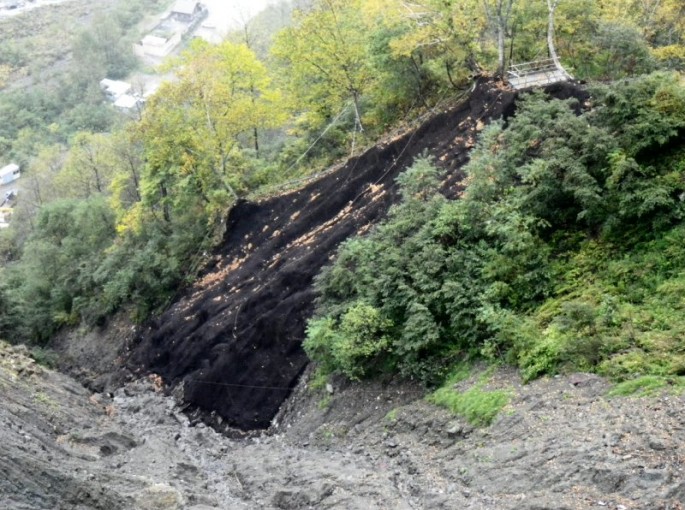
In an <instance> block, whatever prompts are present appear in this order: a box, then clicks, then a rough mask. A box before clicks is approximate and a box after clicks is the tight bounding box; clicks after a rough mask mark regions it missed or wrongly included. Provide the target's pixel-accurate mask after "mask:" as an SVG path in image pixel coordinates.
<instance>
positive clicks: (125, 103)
mask: <svg viewBox="0 0 685 510" xmlns="http://www.w3.org/2000/svg"><path fill="white" fill-rule="evenodd" d="M137 104H138V99H136V98H135V97H133V96H131V95H129V94H124V95H123V96H121V97H120V98H119V99H117V100H116V101H115V102H114V106H116V107H117V108H122V109H124V110H130V109H131V108H135V106H136V105H137Z"/></svg>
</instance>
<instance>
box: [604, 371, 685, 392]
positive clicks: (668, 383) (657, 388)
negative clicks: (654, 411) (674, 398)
mask: <svg viewBox="0 0 685 510" xmlns="http://www.w3.org/2000/svg"><path fill="white" fill-rule="evenodd" d="M684 388H685V381H684V380H683V378H682V377H670V378H666V377H659V376H653V375H645V376H642V377H638V378H636V379H631V380H629V381H623V382H622V383H619V384H617V385H616V386H614V387H613V388H612V389H611V390H610V391H609V396H610V397H629V396H635V397H647V396H651V395H655V394H659V393H662V392H663V391H664V390H667V391H668V392H669V393H681V392H682V391H683V389H684Z"/></svg>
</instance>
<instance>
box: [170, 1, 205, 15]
mask: <svg viewBox="0 0 685 510" xmlns="http://www.w3.org/2000/svg"><path fill="white" fill-rule="evenodd" d="M198 3H199V2H198V1H197V0H178V1H177V2H176V3H175V4H174V6H173V7H172V8H171V12H173V13H178V14H193V13H194V12H195V8H196V7H197V4H198Z"/></svg>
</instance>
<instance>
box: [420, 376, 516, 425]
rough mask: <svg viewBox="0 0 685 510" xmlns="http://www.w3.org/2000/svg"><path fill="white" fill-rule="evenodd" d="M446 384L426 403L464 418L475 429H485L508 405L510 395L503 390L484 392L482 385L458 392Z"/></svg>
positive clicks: (431, 395) (432, 394)
mask: <svg viewBox="0 0 685 510" xmlns="http://www.w3.org/2000/svg"><path fill="white" fill-rule="evenodd" d="M452 386H453V384H447V385H445V386H443V387H441V388H439V389H437V390H436V391H434V392H433V393H431V394H430V395H429V396H428V401H429V402H431V403H433V404H435V405H437V406H440V407H444V408H445V409H448V410H449V411H451V412H452V413H454V414H456V415H458V416H462V417H463V418H466V420H468V422H469V423H470V424H471V425H473V426H475V427H487V426H488V425H490V424H491V423H492V421H493V420H494V419H495V418H496V417H497V415H498V414H499V412H500V411H501V410H502V408H503V407H504V406H506V405H507V404H508V403H509V400H510V398H511V397H510V394H509V392H507V391H504V390H495V391H486V390H484V389H483V388H482V384H477V385H475V386H472V387H471V388H469V389H468V390H466V391H463V392H459V391H456V390H455V389H454V388H453V387H452Z"/></svg>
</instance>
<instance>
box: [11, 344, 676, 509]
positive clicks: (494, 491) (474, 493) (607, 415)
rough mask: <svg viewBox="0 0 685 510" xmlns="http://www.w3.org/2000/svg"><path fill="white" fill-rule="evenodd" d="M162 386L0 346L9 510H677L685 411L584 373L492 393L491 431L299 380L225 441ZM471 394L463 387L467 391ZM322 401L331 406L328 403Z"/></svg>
mask: <svg viewBox="0 0 685 510" xmlns="http://www.w3.org/2000/svg"><path fill="white" fill-rule="evenodd" d="M158 384H159V380H158V379H154V378H151V379H145V380H141V381H137V382H133V383H129V384H128V385H126V386H124V387H123V388H121V389H119V390H117V391H116V392H115V393H114V394H113V395H111V396H107V395H101V394H93V393H91V392H89V391H87V390H85V389H84V388H83V387H82V386H80V385H79V384H78V383H76V382H75V381H73V380H72V379H70V378H69V377H67V376H64V375H61V374H57V373H54V372H52V371H50V370H46V369H44V368H41V367H39V366H37V365H36V364H35V363H34V362H33V361H32V360H31V359H29V358H28V357H27V356H26V354H25V351H24V350H23V349H21V348H11V347H7V346H6V345H0V398H1V399H2V400H1V401H2V405H1V406H0V436H1V437H0V508H3V509H5V508H6V509H18V510H29V509H30V510H39V509H46V510H48V509H49V510H54V509H62V510H67V509H79V510H86V509H102V510H109V509H140V510H153V509H160V510H162V509H179V510H180V509H188V510H190V509H193V510H208V509H226V510H229V509H230V510H232V509H238V510H240V509H262V508H263V509H306V508H315V509H326V508H339V509H365V510H366V509H392V510H395V509H454V510H469V509H474V510H475V509H492V510H499V509H502V510H508V509H511V510H513V509H521V510H562V509H594V508H598V509H599V508H606V509H612V510H628V509H631V510H632V509H644V510H659V509H661V510H677V509H682V508H683V501H684V500H685V478H684V477H683V471H682V469H683V466H682V459H683V458H684V455H685V442H684V440H685V430H684V428H683V423H685V409H684V407H683V404H684V403H685V399H683V397H674V396H667V395H664V396H661V397H656V398H650V399H644V398H640V399H638V398H612V399H610V398H607V397H606V390H607V388H608V385H607V383H606V382H605V381H603V380H602V379H600V378H598V377H596V376H593V375H587V374H574V375H570V376H565V377H559V378H554V379H543V380H539V381H536V382H534V383H532V384H529V385H525V386H524V385H521V384H520V381H519V379H518V377H517V375H516V374H515V373H514V372H511V371H507V370H501V371H500V372H498V373H497V374H495V376H494V378H493V380H492V381H491V383H490V384H491V386H494V387H499V388H506V389H507V390H508V391H510V392H511V394H512V401H511V404H510V405H509V406H508V407H507V408H505V409H504V411H503V412H502V413H501V414H500V415H499V417H498V418H497V419H496V420H495V422H494V423H493V425H491V426H490V427H488V428H485V429H474V428H472V427H471V426H469V425H468V424H467V423H466V422H464V421H463V420H461V419H459V418H456V417H454V416H451V415H449V414H448V413H446V412H444V411H442V410H440V409H437V408H435V407H433V406H431V405H430V404H427V403H426V402H425V401H424V400H423V399H422V398H421V393H420V391H419V390H418V389H417V388H415V387H411V386H409V385H407V384H392V383H389V384H381V383H374V384H366V385H363V386H361V385H355V384H349V383H345V382H343V381H339V382H337V383H335V384H334V385H333V388H332V391H333V393H332V394H328V393H326V392H324V393H323V394H322V393H317V392H314V391H312V390H311V389H308V388H307V384H306V381H304V380H303V381H302V382H301V383H300V384H299V385H298V386H297V388H296V389H295V391H294V392H293V395H292V396H291V398H290V399H289V400H288V402H287V404H286V406H284V408H283V409H282V411H281V413H280V414H279V416H278V417H277V421H276V424H274V425H273V426H272V427H271V428H270V430H268V431H266V432H261V433H259V434H253V435H251V436H249V437H248V436H245V437H242V438H240V437H234V438H228V437H226V436H224V435H221V434H219V433H217V432H215V431H214V430H213V429H211V428H208V427H206V426H205V425H204V424H203V423H201V422H198V421H195V420H193V419H192V418H189V417H188V415H187V414H184V413H183V412H182V411H181V408H179V407H178V405H177V404H176V402H175V401H174V399H173V398H172V397H169V396H164V395H163V393H161V392H160V391H159V389H160V388H159V386H158ZM468 386H469V383H468V382H467V383H466V384H464V388H466V387H468ZM322 399H323V402H322Z"/></svg>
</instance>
